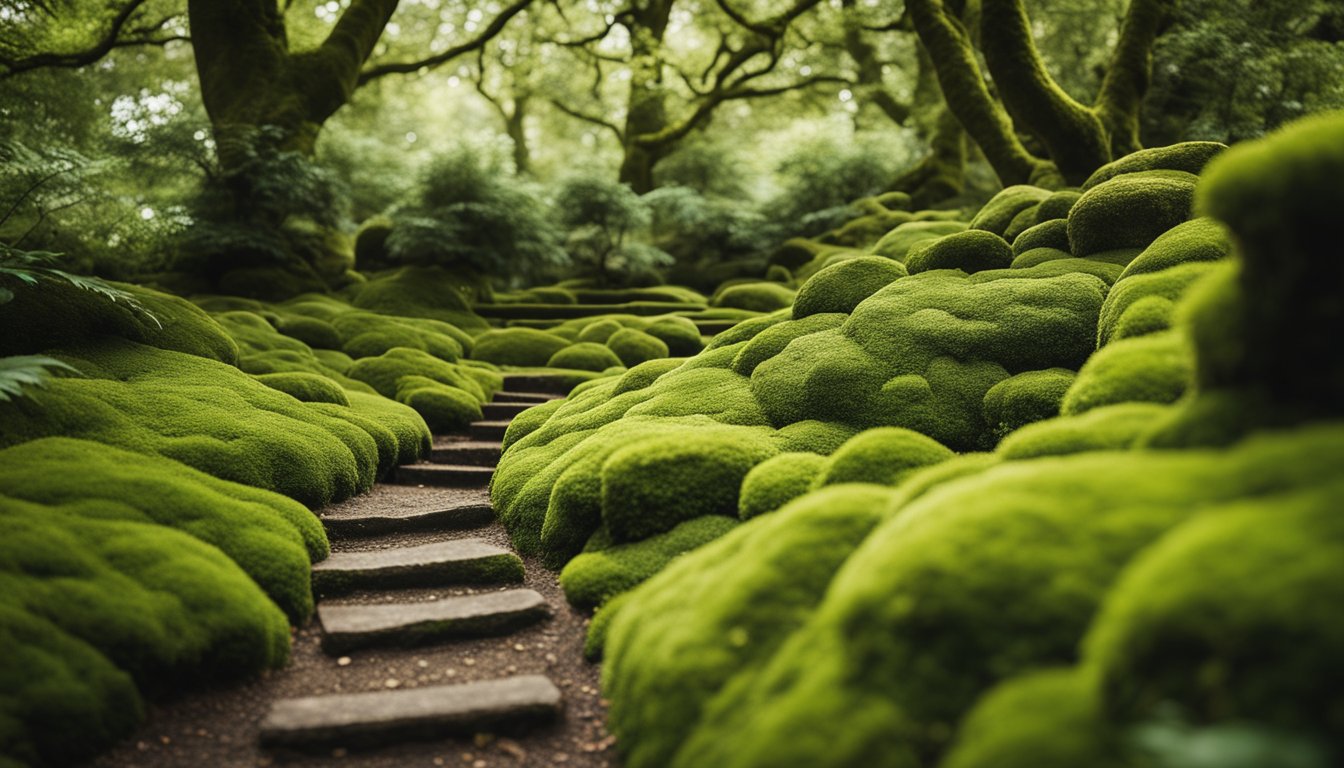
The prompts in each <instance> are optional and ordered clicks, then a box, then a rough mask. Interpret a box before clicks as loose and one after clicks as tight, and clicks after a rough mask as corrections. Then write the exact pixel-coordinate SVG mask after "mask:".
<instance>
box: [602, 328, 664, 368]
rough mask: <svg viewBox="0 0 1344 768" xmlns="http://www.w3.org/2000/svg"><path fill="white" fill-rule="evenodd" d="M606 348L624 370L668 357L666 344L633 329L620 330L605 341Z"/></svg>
mask: <svg viewBox="0 0 1344 768" xmlns="http://www.w3.org/2000/svg"><path fill="white" fill-rule="evenodd" d="M607 347H608V348H609V349H610V350H611V351H612V352H613V353H614V354H615V355H616V357H617V358H618V359H619V360H620V361H621V365H624V366H625V367H626V368H633V367H634V366H636V365H639V364H640V363H643V362H647V361H649V360H655V359H657V358H660V357H667V356H668V348H667V343H666V342H664V341H663V340H662V339H660V338H658V337H656V336H653V335H650V334H647V333H645V332H643V331H638V330H635V329H634V328H622V329H621V330H619V331H617V332H616V333H613V334H612V335H611V337H610V338H608V339H607Z"/></svg>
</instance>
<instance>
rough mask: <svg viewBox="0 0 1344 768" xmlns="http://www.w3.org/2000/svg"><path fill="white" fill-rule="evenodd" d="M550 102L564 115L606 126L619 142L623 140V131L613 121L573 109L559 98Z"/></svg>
mask: <svg viewBox="0 0 1344 768" xmlns="http://www.w3.org/2000/svg"><path fill="white" fill-rule="evenodd" d="M550 102H551V105H552V106H554V107H555V108H556V109H558V110H560V111H561V112H564V113H565V114H566V115H569V116H570V117H572V118H574V119H576V120H582V121H583V122H585V123H592V124H593V125H596V126H599V127H601V128H606V129H607V130H609V131H611V132H612V133H614V134H616V138H617V139H618V140H619V141H621V142H624V141H625V131H623V130H621V127H620V126H619V125H616V124H615V123H612V122H608V121H607V120H604V119H602V118H600V117H597V116H596V115H590V114H587V113H585V112H582V111H580V110H577V109H574V108H573V107H569V106H567V105H566V104H565V103H564V102H562V101H560V100H559V99H551V100H550Z"/></svg>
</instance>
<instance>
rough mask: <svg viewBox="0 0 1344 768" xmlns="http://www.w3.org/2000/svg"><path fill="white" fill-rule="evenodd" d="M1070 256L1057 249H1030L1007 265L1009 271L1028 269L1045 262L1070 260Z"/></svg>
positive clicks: (1066, 252)
mask: <svg viewBox="0 0 1344 768" xmlns="http://www.w3.org/2000/svg"><path fill="white" fill-rule="evenodd" d="M1071 258H1073V256H1072V254H1070V253H1069V252H1068V251H1061V250H1059V249H1058V248H1032V249H1031V250H1029V251H1023V252H1022V254H1021V255H1019V256H1017V257H1015V258H1014V259H1013V262H1012V264H1009V265H1008V267H1009V269H1030V268H1032V267H1034V266H1037V265H1038V264H1044V263H1046V262H1047V261H1059V260H1060V259H1071Z"/></svg>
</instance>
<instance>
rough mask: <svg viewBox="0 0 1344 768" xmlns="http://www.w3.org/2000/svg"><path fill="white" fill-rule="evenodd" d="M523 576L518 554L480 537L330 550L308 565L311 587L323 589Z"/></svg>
mask: <svg viewBox="0 0 1344 768" xmlns="http://www.w3.org/2000/svg"><path fill="white" fill-rule="evenodd" d="M522 580H523V561H522V559H520V558H519V557H518V556H517V555H515V554H514V553H512V552H510V551H508V550H507V549H502V548H500V547H497V546H495V545H494V544H490V543H488V542H485V541H482V540H480V539H453V540H451V541H438V542H434V543H431V544H420V545H418V546H414V547H392V548H388V549H374V550H367V551H356V552H334V553H332V555H331V556H330V557H328V558H327V559H326V560H323V561H322V562H320V563H316V564H315V565H313V590H314V591H316V592H318V593H320V594H325V595H332V594H339V593H342V592H350V591H353V590H356V589H378V588H391V587H439V586H447V585H452V584H503V583H512V582H519V581H522Z"/></svg>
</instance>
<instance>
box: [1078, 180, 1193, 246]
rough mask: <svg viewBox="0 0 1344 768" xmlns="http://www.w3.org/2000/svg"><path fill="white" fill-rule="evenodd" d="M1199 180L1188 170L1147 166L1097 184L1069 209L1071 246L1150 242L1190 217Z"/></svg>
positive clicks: (1129, 244)
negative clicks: (1170, 169) (1168, 169)
mask: <svg viewBox="0 0 1344 768" xmlns="http://www.w3.org/2000/svg"><path fill="white" fill-rule="evenodd" d="M1195 180H1196V179H1195V176H1194V175H1193V174H1190V173H1186V172H1185V171H1143V172H1139V173H1126V174H1121V175H1119V176H1116V177H1115V178H1113V179H1111V180H1110V181H1107V182H1105V183H1103V184H1098V185H1097V186H1095V187H1092V188H1091V189H1089V190H1088V191H1087V192H1085V193H1083V196H1082V197H1081V198H1079V200H1078V202H1077V203H1075V204H1074V206H1073V208H1072V209H1071V210H1070V211H1069V218H1068V233H1069V251H1070V252H1071V253H1072V254H1073V255H1074V256H1090V255H1092V254H1096V253H1101V252H1103V251H1112V250H1116V249H1119V248H1146V247H1148V245H1149V244H1151V243H1152V242H1153V241H1154V240H1156V239H1157V237H1158V236H1159V235H1161V234H1162V233H1164V232H1166V231H1167V230H1169V229H1171V228H1172V227H1175V226H1176V225H1177V224H1180V223H1181V222H1184V221H1186V220H1187V219H1189V218H1190V216H1191V211H1192V209H1193V205H1194V198H1195Z"/></svg>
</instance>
